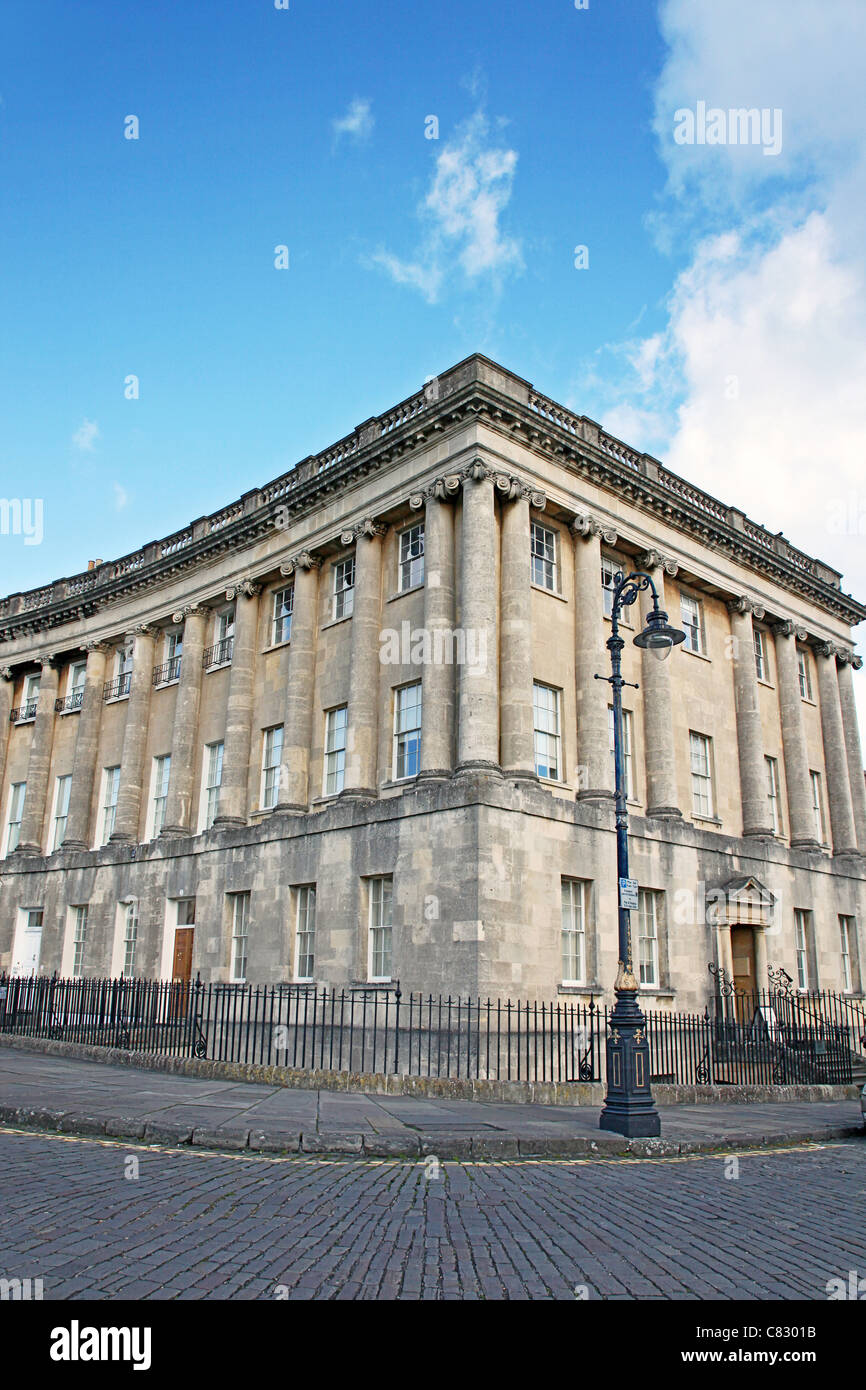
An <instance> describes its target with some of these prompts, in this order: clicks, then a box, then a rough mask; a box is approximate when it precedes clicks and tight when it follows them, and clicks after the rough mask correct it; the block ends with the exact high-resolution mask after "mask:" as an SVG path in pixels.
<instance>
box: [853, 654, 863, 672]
mask: <svg viewBox="0 0 866 1390" xmlns="http://www.w3.org/2000/svg"><path fill="white" fill-rule="evenodd" d="M851 665H852V666H853V667H854V670H855V671H859V670H861V669H862V667H863V658H862V656H852V658H851Z"/></svg>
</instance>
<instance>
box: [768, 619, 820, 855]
mask: <svg viewBox="0 0 866 1390" xmlns="http://www.w3.org/2000/svg"><path fill="white" fill-rule="evenodd" d="M774 631H775V636H776V666H777V670H778V681H779V714H780V717H781V723H782V751H783V753H784V756H785V785H786V787H787V791H788V830H789V832H790V836H791V847H792V849H817V848H818V839H817V836H816V834H815V815H814V812H813V810H812V790H811V787H810V784H809V758H808V754H807V752H806V731H805V728H804V726H803V702H802V697H801V695H800V682H799V676H798V672H797V643H796V630H795V628H794V625H793V623H790V622H783V623H778V624H777V625H776V628H775V629H774Z"/></svg>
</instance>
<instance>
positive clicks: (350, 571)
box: [331, 555, 355, 623]
mask: <svg viewBox="0 0 866 1390" xmlns="http://www.w3.org/2000/svg"><path fill="white" fill-rule="evenodd" d="M332 572H333V576H334V577H333V589H332V594H331V617H332V619H333V621H334V622H335V623H336V622H339V620H340V619H341V618H351V616H352V614H353V613H354V611H355V557H354V555H347V556H346V557H345V558H344V559H342V560H336V561H335V562H334V566H333V571H332Z"/></svg>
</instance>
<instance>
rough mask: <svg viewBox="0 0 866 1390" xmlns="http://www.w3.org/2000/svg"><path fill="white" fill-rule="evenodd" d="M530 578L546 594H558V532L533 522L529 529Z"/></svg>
mask: <svg viewBox="0 0 866 1390" xmlns="http://www.w3.org/2000/svg"><path fill="white" fill-rule="evenodd" d="M529 553H530V577H531V580H532V583H533V584H534V585H535V586H536V588H539V589H546V590H547V592H548V593H551V594H558V593H559V592H560V583H559V532H558V531H555V530H554V529H553V528H552V527H551V526H543V525H542V523H541V522H540V521H533V522H531V523H530V527H529Z"/></svg>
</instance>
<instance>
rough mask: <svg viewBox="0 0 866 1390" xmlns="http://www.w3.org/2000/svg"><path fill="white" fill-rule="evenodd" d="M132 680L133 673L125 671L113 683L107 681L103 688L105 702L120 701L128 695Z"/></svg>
mask: <svg viewBox="0 0 866 1390" xmlns="http://www.w3.org/2000/svg"><path fill="white" fill-rule="evenodd" d="M131 680H132V672H131V671H124V673H123V675H122V676H115V678H114V680H113V681H106V682H105V685H104V686H103V687H102V698H103V699H104V700H119V699H120V698H121V697H122V696H124V695H128V694H129V683H130V681H131Z"/></svg>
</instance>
